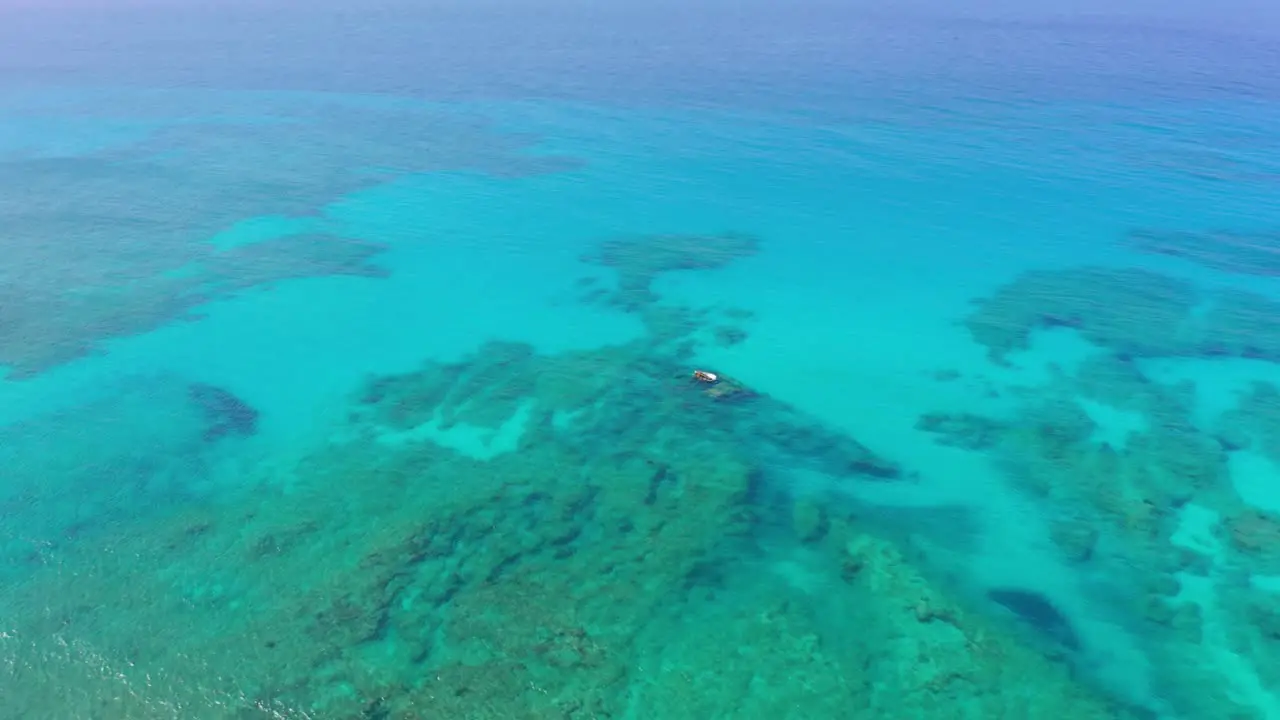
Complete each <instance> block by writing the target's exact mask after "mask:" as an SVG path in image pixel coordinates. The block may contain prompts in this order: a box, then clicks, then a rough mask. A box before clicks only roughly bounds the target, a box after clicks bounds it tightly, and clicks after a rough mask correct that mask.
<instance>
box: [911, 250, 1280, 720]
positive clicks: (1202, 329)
mask: <svg viewBox="0 0 1280 720" xmlns="http://www.w3.org/2000/svg"><path fill="white" fill-rule="evenodd" d="M1277 311H1280V304H1277V303H1275V302H1273V301H1271V300H1269V299H1267V298H1263V297H1261V296H1256V295H1250V294H1246V293H1243V292H1236V291H1221V292H1209V291H1203V290H1200V289H1199V288H1197V287H1195V286H1193V285H1191V284H1190V283H1188V282H1184V281H1182V280H1177V279H1173V278H1168V277H1164V276H1161V275H1158V274H1155V273H1152V272H1148V271H1143V270H1109V269H1099V268H1079V269H1071V270H1061V271H1038V272H1031V273H1026V274H1024V275H1022V276H1020V277H1018V278H1016V279H1015V280H1013V281H1012V282H1010V283H1009V284H1007V285H1005V286H1004V287H1002V288H1000V289H999V290H997V291H996V292H995V293H994V294H993V295H992V296H990V297H989V298H987V299H984V300H981V301H979V302H978V305H977V308H976V310H975V311H974V312H973V313H972V314H971V315H970V316H969V318H968V319H967V323H968V326H969V329H970V330H971V331H972V334H973V337H974V339H975V340H977V341H978V342H979V343H980V344H982V345H984V346H986V348H987V349H988V350H989V351H990V352H991V354H992V356H993V357H994V358H995V359H997V360H998V361H1004V362H1008V361H1009V356H1010V355H1011V354H1012V353H1014V352H1016V351H1019V350H1023V349H1028V348H1029V347H1030V345H1031V343H1032V340H1033V337H1032V336H1033V334H1034V332H1035V331H1036V330H1037V329H1038V328H1045V327H1051V326H1059V327H1067V328H1071V329H1073V330H1074V331H1076V332H1078V333H1079V334H1080V335H1081V336H1082V337H1083V338H1085V339H1087V340H1088V341H1089V342H1090V343H1092V344H1093V345H1094V346H1095V347H1096V348H1097V350H1098V353H1097V354H1095V355H1093V356H1092V357H1090V358H1088V359H1086V360H1083V361H1082V362H1080V363H1079V364H1077V365H1076V366H1074V367H1071V368H1057V369H1056V371H1055V372H1054V373H1053V379H1052V380H1051V381H1050V382H1049V383H1048V384H1047V385H1043V386H1038V387H1034V388H1025V389H1023V390H1021V391H1020V393H1019V395H1020V400H1019V401H1018V402H1017V404H1016V411H1015V412H1013V413H1012V414H1007V413H1006V414H1003V415H1001V416H1000V417H983V416H976V415H968V414H963V413H960V414H948V413H932V414H927V415H925V416H923V417H921V418H920V421H919V424H918V426H917V427H918V428H920V429H922V430H924V431H927V432H930V433H934V434H935V437H936V439H937V441H938V442H940V443H942V444H946V445H949V446H952V447H956V448H961V449H966V450H973V451H982V452H985V453H987V454H988V455H989V456H990V457H991V458H993V459H994V461H995V462H996V463H997V465H998V466H999V467H1000V468H1001V469H1002V470H1003V472H1004V474H1005V476H1006V477H1007V478H1008V479H1009V481H1011V482H1012V483H1013V484H1015V485H1017V486H1018V487H1020V488H1021V489H1022V491H1023V493H1024V495H1025V496H1026V497H1028V498H1030V499H1032V500H1033V501H1034V502H1036V503H1037V507H1039V508H1041V509H1042V511H1043V512H1044V513H1045V514H1046V515H1047V516H1048V518H1049V522H1050V535H1051V540H1052V541H1053V542H1054V543H1055V544H1056V545H1057V547H1058V549H1059V551H1060V552H1061V553H1062V556H1063V557H1064V558H1065V559H1067V560H1068V561H1069V562H1072V563H1075V564H1076V565H1077V566H1078V567H1080V568H1081V569H1082V572H1084V573H1086V574H1087V575H1088V577H1090V578H1092V581H1091V582H1092V583H1093V584H1094V585H1095V586H1098V587H1105V588H1108V589H1107V590H1106V592H1105V593H1104V594H1103V595H1101V597H1105V598H1106V600H1105V602H1106V603H1107V605H1108V607H1109V608H1110V609H1111V611H1112V614H1113V615H1114V617H1115V620H1116V621H1117V622H1121V623H1124V624H1125V625H1127V626H1130V627H1132V628H1134V630H1135V637H1136V638H1138V639H1139V641H1140V642H1141V644H1142V646H1143V648H1144V655H1145V656H1146V657H1147V658H1148V659H1149V660H1150V662H1151V663H1152V671H1153V683H1154V686H1153V689H1154V691H1155V692H1157V693H1158V694H1159V695H1160V696H1162V697H1163V698H1166V700H1167V702H1168V704H1169V706H1170V707H1171V708H1173V709H1174V711H1176V712H1177V713H1178V714H1179V715H1180V716H1185V717H1197V718H1211V719H1217V718H1222V719H1224V720H1225V719H1227V718H1235V717H1264V716H1269V715H1266V713H1267V712H1268V711H1267V710H1266V708H1267V707H1280V697H1277V696H1275V695H1274V693H1273V691H1272V690H1270V689H1273V688H1276V687H1280V649H1277V648H1278V647H1280V646H1277V645H1276V644H1275V643H1273V642H1269V641H1267V640H1266V638H1268V637H1271V634H1272V633H1273V632H1274V627H1275V625H1274V619H1273V618H1271V617H1270V616H1269V615H1268V614H1267V613H1266V612H1264V611H1260V608H1262V607H1263V606H1265V605H1267V604H1268V603H1271V604H1274V602H1275V600H1276V597H1277V596H1276V590H1277V586H1275V585H1274V583H1272V582H1271V580H1270V578H1272V577H1274V576H1277V575H1280V515H1277V514H1276V513H1275V512H1273V511H1272V510H1270V509H1268V508H1263V507H1252V506H1250V505H1249V504H1248V502H1246V500H1245V498H1243V497H1241V495H1240V492H1239V490H1238V489H1237V486H1236V484H1235V482H1234V481H1233V472H1234V470H1233V457H1234V454H1235V453H1237V452H1239V451H1241V450H1242V449H1248V450H1250V451H1253V452H1257V453H1260V454H1261V455H1263V456H1266V457H1273V458H1274V457H1280V453H1277V450H1276V446H1275V442H1276V441H1275V438H1276V437H1280V436H1278V435H1277V434H1276V428H1277V427H1280V425H1278V424H1277V418H1280V411H1277V410H1276V408H1278V407H1280V401H1278V400H1277V398H1280V390H1277V388H1276V387H1274V386H1273V385H1272V384H1270V383H1267V382H1262V381H1255V382H1253V383H1252V384H1251V385H1246V386H1245V392H1244V393H1242V394H1240V395H1238V396H1237V398H1236V400H1237V402H1236V403H1235V405H1234V407H1230V406H1228V407H1227V409H1226V410H1225V411H1224V412H1222V413H1221V414H1219V415H1218V416H1215V417H1210V416H1206V415H1205V413H1204V410H1203V408H1202V407H1201V406H1200V404H1199V402H1198V398H1199V394H1198V392H1197V388H1196V386H1195V384H1194V383H1193V382H1191V381H1180V382H1176V383H1174V382H1161V381H1158V380H1157V379H1156V378H1157V377H1158V376H1157V375H1155V374H1153V368H1154V367H1156V366H1155V365H1152V364H1151V363H1152V362H1154V361H1163V360H1168V359H1171V358H1172V359H1187V360H1193V361H1196V362H1200V363H1204V362H1211V361H1213V360H1215V359H1220V358H1225V359H1238V358H1252V359H1258V360H1266V361H1271V362H1275V361H1280V336H1278V335H1277V333H1276V331H1275V327H1274V323H1273V322H1272V321H1271V319H1272V318H1274V317H1275V316H1276V314H1277ZM1233 658H1234V659H1233Z"/></svg>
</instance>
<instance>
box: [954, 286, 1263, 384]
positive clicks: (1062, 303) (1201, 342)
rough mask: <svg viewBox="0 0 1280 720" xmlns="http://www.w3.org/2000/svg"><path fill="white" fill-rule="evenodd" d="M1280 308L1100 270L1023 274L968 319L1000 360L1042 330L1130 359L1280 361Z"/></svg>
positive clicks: (1251, 297)
mask: <svg viewBox="0 0 1280 720" xmlns="http://www.w3.org/2000/svg"><path fill="white" fill-rule="evenodd" d="M1278 312H1280V303H1277V302H1276V301H1273V300H1271V299H1269V298H1266V297H1263V296H1261V295H1257V294H1254V293H1248V292H1243V291H1235V290H1226V291H1220V292H1206V291H1202V290H1200V289H1198V288H1197V287H1195V286H1194V285H1192V284H1191V283H1190V282H1188V281H1184V280H1179V279H1176V278H1171V277H1168V276H1165V275H1160V274H1158V273H1154V272H1150V271H1147V270H1138V269H1112V268H1099V267H1086V268H1075V269H1068V270H1036V271H1030V272H1026V273H1023V274H1022V275H1020V276H1019V277H1017V278H1016V279H1015V280H1013V281H1012V282H1010V283H1008V284H1007V285H1004V286H1002V287H1001V288H999V289H998V290H997V291H996V292H995V293H994V294H992V295H991V296H990V297H987V298H984V299H981V300H979V301H978V302H977V306H976V309H975V310H974V312H973V313H971V314H970V315H969V316H968V318H967V319H966V321H965V322H966V324H967V326H968V328H969V331H970V332H971V333H972V335H973V337H974V339H975V340H977V341H978V342H979V343H980V344H982V345H983V346H985V347H986V348H987V350H988V351H989V352H990V354H991V357H992V358H993V359H994V360H996V361H998V362H1005V361H1007V357H1008V355H1009V353H1011V352H1015V351H1018V350H1023V349H1026V348H1027V347H1028V343H1029V341H1030V338H1031V334H1032V333H1033V332H1035V331H1036V330H1040V329H1044V328H1052V327H1068V328H1073V329H1075V330H1078V331H1079V332H1080V334H1081V335H1083V336H1084V337H1085V338H1087V339H1088V340H1090V341H1092V342H1094V343H1095V344H1097V345H1099V346H1101V347H1104V348H1107V349H1108V350H1111V351H1112V352H1114V353H1116V354H1117V355H1119V356H1121V357H1125V358H1142V357H1175V356H1181V357H1195V356H1200V357H1213V356H1223V355H1228V356H1235V357H1247V358H1265V359H1269V360H1280V331H1277V330H1276V327H1275V324H1274V323H1273V322H1272V318H1274V317H1276V315H1277V313H1278Z"/></svg>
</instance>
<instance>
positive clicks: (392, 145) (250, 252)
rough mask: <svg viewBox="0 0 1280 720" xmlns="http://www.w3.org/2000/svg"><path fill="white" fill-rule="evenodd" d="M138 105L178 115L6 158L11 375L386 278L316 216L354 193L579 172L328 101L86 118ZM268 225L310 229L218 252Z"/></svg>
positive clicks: (452, 123) (3, 323)
mask: <svg viewBox="0 0 1280 720" xmlns="http://www.w3.org/2000/svg"><path fill="white" fill-rule="evenodd" d="M131 100H136V101H138V102H141V103H143V104H144V105H146V107H145V108H140V110H143V111H144V112H145V113H146V115H148V116H153V115H155V114H156V113H157V112H160V114H161V115H162V116H165V117H164V119H157V120H156V122H155V123H154V124H153V125H152V126H151V127H149V128H148V132H147V133H146V134H144V136H143V137H141V138H139V139H136V140H134V141H131V142H127V143H125V144H122V145H116V146H111V145H108V146H106V147H104V148H101V149H97V150H92V151H86V152H85V153H83V154H79V155H75V156H70V157H68V156H65V155H62V154H58V155H56V156H48V157H43V156H39V155H31V154H22V155H15V156H8V157H6V156H0V227H3V228H4V229H3V232H0V256H3V257H4V258H5V262H4V267H3V268H0V366H3V367H5V368H7V369H8V371H9V375H8V376H9V378H11V379H12V378H22V377H29V376H31V375H34V374H37V373H40V372H42V371H44V370H47V369H49V368H51V367H54V366H56V365H60V364H62V363H65V362H68V361H70V360H73V359H75V358H78V357H82V356H85V355H87V354H91V353H95V352H101V351H102V346H103V343H104V341H106V340H108V339H110V338H116V337H123V336H129V335H136V334H140V333H143V332H146V331H149V330H152V329H155V328H157V327H159V326H161V325H164V324H165V323H168V322H171V321H175V320H181V319H189V318H192V317H195V316H196V314H197V313H198V312H199V311H200V309H201V308H202V307H203V306H205V305H206V304H207V303H210V302H212V301H217V300H221V299H226V298H229V297H232V296H234V295H236V294H237V293H241V292H244V291H247V290H250V289H253V288H260V287H263V286H265V285H269V284H272V283H275V282H279V281H283V280H290V279H297V278H309V277H320V276H329V275H354V276H361V277H374V278H376V277H380V276H382V275H384V274H385V270H384V269H382V268H380V267H379V266H377V265H376V264H375V262H374V261H375V259H376V257H377V256H378V255H379V254H380V253H381V252H382V251H383V250H384V247H383V246H382V245H380V244H378V243H373V242H368V241H365V240H363V239H360V238H352V237H348V236H347V233H345V232H344V231H343V229H342V228H341V227H337V226H336V224H335V223H332V222H329V221H327V220H325V219H323V218H321V217H320V216H319V213H320V212H321V210H322V208H323V207H324V205H326V204H327V203H330V202H332V201H333V200H335V199H337V198H339V197H341V196H342V195H344V194H347V193H350V192H353V191H356V190H359V189H361V188H364V187H368V186H370V185H373V184H376V183H378V182H384V181H387V180H390V179H393V178H395V177H398V176H401V175H404V174H407V173H414V172H429V171H434V170H472V171H477V172H482V173H487V174H491V175H498V176H504V177H506V176H512V175H523V174H531V173H541V172H554V171H559V170H564V169H569V168H572V167H574V165H573V163H572V162H570V161H567V160H565V159H561V158H543V157H538V156H535V155H530V154H526V153H525V152H524V151H525V150H527V149H528V148H529V147H530V146H531V143H532V141H533V139H532V138H524V137H516V136H511V135H506V134H503V133H498V132H495V131H493V130H491V129H488V128H486V127H484V126H481V125H477V124H475V123H474V122H471V121H464V120H460V119H453V118H450V117H448V116H444V115H439V114H435V113H429V112H422V111H413V110H408V109H404V108H396V109H391V108H383V109H374V108H355V107H343V106H341V105H337V106H335V105H327V104H326V105H325V106H324V107H323V108H319V109H322V110H323V112H317V109H318V108H316V107H314V105H315V103H311V102H307V101H304V100H293V101H289V100H275V101H274V102H272V103H262V102H250V103H248V104H247V106H246V107H244V108H243V110H244V117H246V118H252V119H248V120H244V121H237V120H233V119H219V120H209V121H203V122H202V121H196V119H195V118H199V116H198V115H197V116H195V118H193V116H192V114H191V113H192V112H193V110H192V108H191V107H190V106H188V105H185V104H183V105H178V106H174V107H171V108H167V109H166V108H164V107H161V108H159V109H157V107H156V104H157V102H158V101H157V99H155V98H150V97H148V98H147V99H142V98H131V96H129V95H128V94H127V93H126V94H124V95H123V96H122V97H119V98H115V101H114V102H113V104H112V105H111V106H110V107H109V108H106V109H104V108H98V107H85V108H81V109H80V111H81V112H80V113H79V114H93V113H105V114H117V113H118V114H125V112H126V111H125V109H124V108H126V107H128V105H129V103H130V102H131ZM227 102H233V99H231V98H228V99H227ZM220 112H222V113H225V112H226V111H225V109H223V110H221V111H220ZM212 115H213V113H212V112H211V116H212ZM264 217H267V218H278V219H285V220H290V221H298V222H299V223H300V224H301V225H305V226H308V227H310V228H313V229H309V230H307V231H302V232H299V231H286V232H284V234H282V235H279V236H276V237H272V238H268V239H264V240H260V241H258V242H253V243H248V244H241V245H235V246H232V247H218V246H216V245H215V244H214V243H213V242H212V241H213V240H214V239H215V237H216V236H217V235H218V234H219V233H222V232H224V231H226V230H228V229H229V228H232V227H234V226H235V225H236V224H237V223H240V222H242V221H246V220H251V219H261V218H264Z"/></svg>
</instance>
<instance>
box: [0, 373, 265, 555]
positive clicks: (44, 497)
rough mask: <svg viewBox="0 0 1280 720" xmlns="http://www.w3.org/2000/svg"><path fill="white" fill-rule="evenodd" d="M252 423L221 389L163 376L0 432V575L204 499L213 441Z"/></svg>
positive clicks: (244, 431) (252, 413)
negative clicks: (121, 525) (118, 527)
mask: <svg viewBox="0 0 1280 720" xmlns="http://www.w3.org/2000/svg"><path fill="white" fill-rule="evenodd" d="M257 417H258V413H257V411H256V410H254V409H253V408H252V407H250V406H249V405H247V404H246V403H245V402H244V401H243V400H241V399H239V398H237V397H236V396H235V395H233V394H232V393H230V392H229V391H227V390H225V389H223V388H220V387H215V386H211V385H204V384H199V383H196V384H189V383H186V382H184V381H182V380H181V379H179V378H174V377H165V376H161V377H145V378H136V379H133V380H131V381H129V382H126V383H122V384H121V385H120V386H119V387H116V388H113V389H112V390H111V391H109V392H104V393H103V394H102V395H101V396H100V397H95V398H92V399H89V400H87V401H85V402H83V403H81V404H76V405H71V406H69V407H65V408H61V409H58V410H56V411H53V412H49V413H46V414H43V415H39V416H35V417H32V418H28V419H26V420H23V421H20V422H16V423H12V424H9V425H4V426H0V467H3V483H0V576H4V577H8V576H9V575H11V574H20V573H21V572H23V571H25V570H26V569H28V568H30V567H33V566H39V565H41V564H44V563H48V562H51V561H52V560H51V558H52V557H54V556H56V554H57V552H59V551H60V549H61V548H64V547H68V546H71V545H74V544H76V543H80V542H88V543H89V544H90V545H92V543H93V542H95V541H96V540H97V539H98V538H100V537H101V535H102V534H103V533H104V532H109V531H110V529H111V528H112V527H113V526H115V525H116V524H119V523H127V522H135V521H144V520H147V519H151V518H155V517H157V516H163V515H164V514H165V513H167V512H170V511H172V510H173V509H174V508H175V507H178V506H181V505H183V504H185V503H187V502H191V501H192V500H193V499H196V498H199V497H202V496H203V495H205V494H206V493H207V492H208V491H209V489H208V488H207V487H205V485H206V484H207V483H208V482H209V480H210V477H211V472H212V465H213V463H214V462H215V461H216V459H217V454H216V453H217V451H218V450H219V448H218V444H217V443H211V441H214V440H221V439H224V438H228V437H232V436H244V435H251V434H253V433H254V432H255V431H256V427H257Z"/></svg>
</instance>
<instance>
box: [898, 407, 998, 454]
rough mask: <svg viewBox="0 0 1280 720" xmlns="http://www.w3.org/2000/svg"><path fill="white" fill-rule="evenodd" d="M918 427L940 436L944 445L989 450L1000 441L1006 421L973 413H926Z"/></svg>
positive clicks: (920, 419) (917, 423)
mask: <svg viewBox="0 0 1280 720" xmlns="http://www.w3.org/2000/svg"><path fill="white" fill-rule="evenodd" d="M916 429H917V430H921V431H923V432H927V433H933V434H935V435H937V436H938V438H937V440H938V442H939V443H941V444H943V445H950V446H952V447H958V448H963V449H965V450H989V449H991V448H992V447H994V446H995V445H996V444H998V443H999V442H1000V439H1001V437H1002V436H1003V434H1004V431H1005V425H1004V423H1002V422H1000V421H998V420H993V419H991V418H986V417H982V416H981V415H974V414H972V413H925V414H924V415H921V416H920V418H919V419H918V420H917V421H916Z"/></svg>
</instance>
